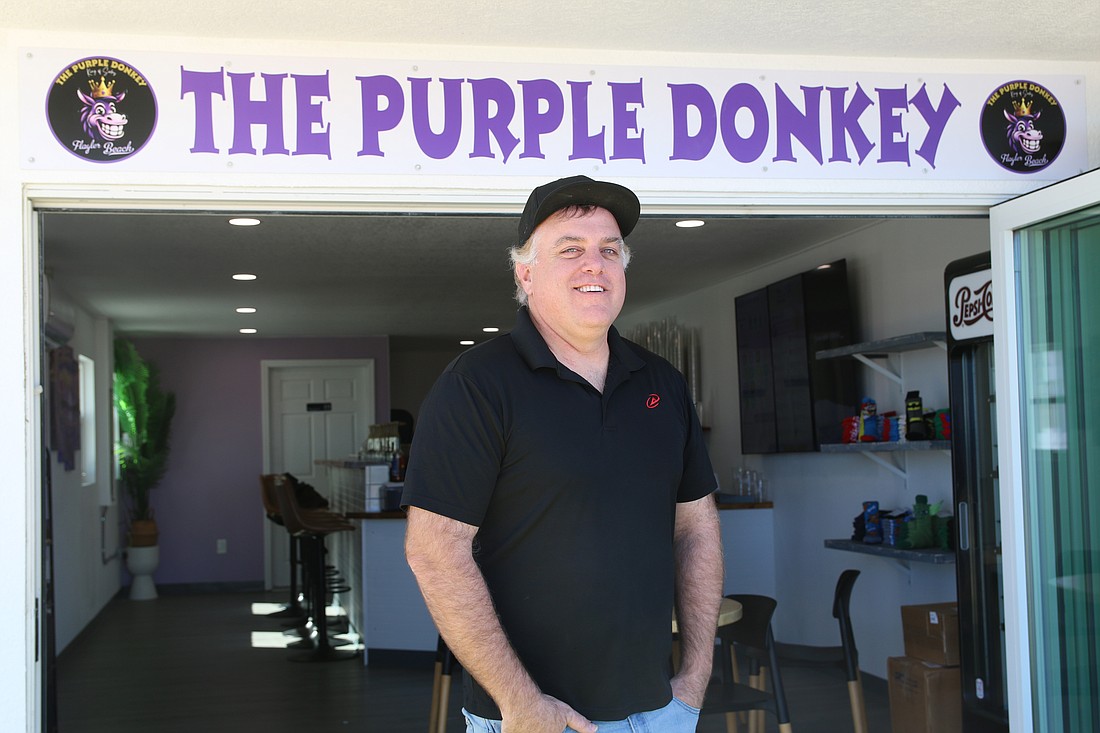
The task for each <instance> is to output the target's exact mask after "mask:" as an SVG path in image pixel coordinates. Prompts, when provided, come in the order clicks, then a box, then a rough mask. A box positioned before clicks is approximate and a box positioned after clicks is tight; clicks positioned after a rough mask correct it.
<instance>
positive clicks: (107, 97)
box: [76, 76, 127, 141]
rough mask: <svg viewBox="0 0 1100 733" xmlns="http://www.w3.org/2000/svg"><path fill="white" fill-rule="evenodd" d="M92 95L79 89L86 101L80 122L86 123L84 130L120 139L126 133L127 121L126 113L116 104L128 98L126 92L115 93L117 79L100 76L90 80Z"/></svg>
mask: <svg viewBox="0 0 1100 733" xmlns="http://www.w3.org/2000/svg"><path fill="white" fill-rule="evenodd" d="M88 86H90V87H91V90H92V93H91V95H88V94H85V93H84V92H83V91H82V90H80V89H77V90H76V94H77V96H78V97H80V101H81V102H83V103H84V108H83V109H82V110H81V111H80V122H81V123H82V124H83V125H84V132H86V133H87V134H89V135H92V136H93V137H98V138H99V139H101V140H111V141H113V140H120V139H122V136H123V135H124V134H126V133H125V127H126V123H127V119H126V115H124V114H122V113H121V112H119V111H118V109H117V108H116V105H117V104H118V103H119V102H121V101H122V100H123V99H125V98H126V92H119V93H118V94H115V93H114V86H115V81H114V79H111V80H110V81H108V80H107V78H106V77H103V76H101V77H99V79H98V83H97V81H96V80H90V81H89V82H88Z"/></svg>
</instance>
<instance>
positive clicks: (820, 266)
mask: <svg viewBox="0 0 1100 733" xmlns="http://www.w3.org/2000/svg"><path fill="white" fill-rule="evenodd" d="M831 267H832V265H831V264H825V265H818V266H817V269H819V270H828V269H830V268H831Z"/></svg>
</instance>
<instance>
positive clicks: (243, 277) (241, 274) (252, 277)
mask: <svg viewBox="0 0 1100 733" xmlns="http://www.w3.org/2000/svg"><path fill="white" fill-rule="evenodd" d="M233 279H234V280H255V279H256V276H255V275H252V274H250V273H247V272H238V273H237V274H236V275H234V276H233Z"/></svg>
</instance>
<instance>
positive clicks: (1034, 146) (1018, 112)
mask: <svg viewBox="0 0 1100 733" xmlns="http://www.w3.org/2000/svg"><path fill="white" fill-rule="evenodd" d="M981 126H982V141H983V142H984V143H985V149H986V150H987V151H988V152H989V157H991V158H993V160H994V161H996V162H997V164H998V165H1000V166H1001V167H1002V168H1006V169H1008V170H1010V171H1012V172H1013V173H1035V172H1037V171H1041V170H1043V169H1044V168H1046V167H1047V166H1048V165H1050V164H1051V163H1053V162H1054V159H1055V158H1057V157H1058V154H1059V153H1060V152H1062V146H1063V145H1064V144H1065V141H1066V116H1065V114H1064V113H1063V112H1062V106H1061V105H1060V104H1058V100H1057V99H1056V98H1055V97H1054V95H1053V94H1051V93H1050V90H1048V89H1047V88H1046V87H1044V86H1043V85H1041V84H1036V83H1035V82H1033V81H1022V80H1020V81H1010V82H1008V83H1006V84H1002V85H1001V86H999V87H997V88H996V89H995V90H994V91H993V93H992V94H990V95H989V97H988V98H986V100H985V104H984V105H983V106H982V120H981Z"/></svg>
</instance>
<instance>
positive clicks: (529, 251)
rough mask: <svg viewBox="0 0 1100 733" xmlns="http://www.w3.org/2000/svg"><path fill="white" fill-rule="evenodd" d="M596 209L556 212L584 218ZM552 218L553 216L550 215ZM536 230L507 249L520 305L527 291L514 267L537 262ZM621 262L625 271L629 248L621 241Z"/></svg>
mask: <svg viewBox="0 0 1100 733" xmlns="http://www.w3.org/2000/svg"><path fill="white" fill-rule="evenodd" d="M596 208H598V207H596V206H593V205H591V204H577V205H575V206H567V207H565V208H564V209H559V211H558V212H555V213H559V212H564V213H565V215H566V216H567V217H573V216H585V215H587V214H590V213H592V211H593V209H596ZM551 216H553V214H552V215H551ZM537 232H538V230H537V228H536V231H535V232H534V233H532V234H531V236H530V237H529V238H528V240H527V241H526V242H523V243H522V244H520V245H518V246H515V247H510V248H509V249H508V258H509V260H510V261H511V264H512V279H513V280H515V282H516V302H517V303H519V304H520V305H527V291H526V290H524V289H523V285H522V284H521V283H520V281H519V276H518V275H517V274H516V265H527V266H528V267H531V266H533V265H534V264H535V263H536V262H538V254H539V251H538V242H536V241H535V236H536V234H537ZM622 262H623V269H624V270H625V269H626V268H627V267H628V266H629V265H630V247H628V246H627V245H626V241H625V240H624V241H623V249H622Z"/></svg>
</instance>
